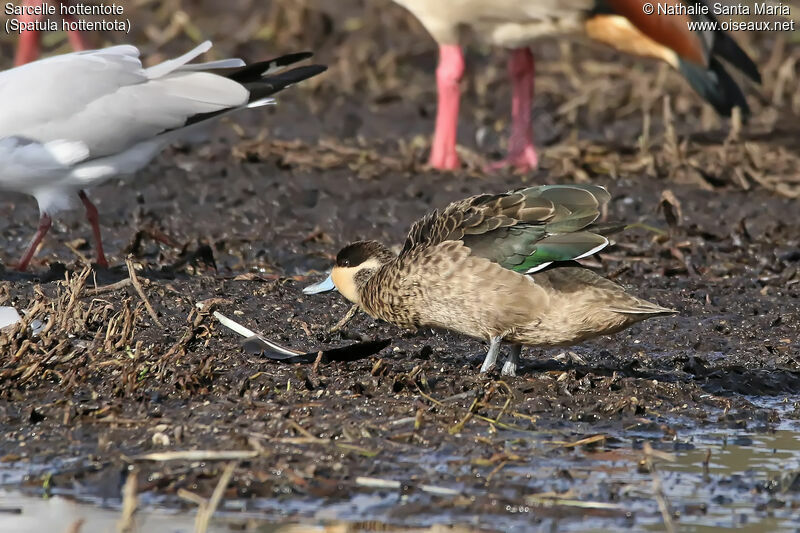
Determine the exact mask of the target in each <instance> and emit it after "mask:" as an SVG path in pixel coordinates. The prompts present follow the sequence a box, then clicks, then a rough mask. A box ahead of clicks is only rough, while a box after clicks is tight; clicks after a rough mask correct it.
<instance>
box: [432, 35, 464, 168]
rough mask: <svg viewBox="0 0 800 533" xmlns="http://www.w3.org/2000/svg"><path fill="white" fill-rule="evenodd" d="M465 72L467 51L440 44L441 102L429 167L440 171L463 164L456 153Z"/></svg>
mask: <svg viewBox="0 0 800 533" xmlns="http://www.w3.org/2000/svg"><path fill="white" fill-rule="evenodd" d="M463 74H464V53H463V52H462V51H461V47H460V46H458V45H454V44H443V45H440V46H439V66H438V67H437V69H436V87H437V90H438V95H439V98H438V103H437V108H436V131H435V133H434V135H433V146H432V148H431V158H430V161H429V164H430V166H432V167H433V168H438V169H440V170H455V169H457V168H459V166H460V165H461V164H460V162H459V160H458V155H457V154H456V131H457V130H458V106H459V100H460V98H461V93H460V88H459V82H460V81H461V76H463Z"/></svg>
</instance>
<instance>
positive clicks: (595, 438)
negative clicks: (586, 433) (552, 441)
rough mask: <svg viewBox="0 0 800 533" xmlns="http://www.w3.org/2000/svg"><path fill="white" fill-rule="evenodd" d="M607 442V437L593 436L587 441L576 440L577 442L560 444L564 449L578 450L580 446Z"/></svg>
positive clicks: (586, 439)
mask: <svg viewBox="0 0 800 533" xmlns="http://www.w3.org/2000/svg"><path fill="white" fill-rule="evenodd" d="M604 440H606V436H605V435H592V436H591V437H586V438H585V439H581V440H576V441H575V442H568V443H566V444H559V446H560V447H562V448H577V447H578V446H584V445H586V444H592V443H595V442H601V441H604Z"/></svg>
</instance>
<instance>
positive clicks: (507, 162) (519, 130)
mask: <svg viewBox="0 0 800 533" xmlns="http://www.w3.org/2000/svg"><path fill="white" fill-rule="evenodd" d="M533 74H534V64H533V54H532V53H531V51H530V49H529V48H527V47H525V48H515V49H513V50H511V55H510V56H509V58H508V75H509V77H510V78H511V136H510V137H509V139H508V156H507V157H506V158H505V159H504V160H502V161H499V162H497V163H493V164H492V165H491V168H493V169H498V168H505V167H508V166H513V167H515V168H518V169H520V170H531V169H534V168H536V166H537V165H538V163H539V159H538V157H537V155H536V149H535V148H534V146H533V130H532V128H531V107H532V102H533Z"/></svg>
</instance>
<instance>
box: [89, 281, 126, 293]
mask: <svg viewBox="0 0 800 533" xmlns="http://www.w3.org/2000/svg"><path fill="white" fill-rule="evenodd" d="M130 284H131V278H125V279H123V280H120V281H118V282H116V283H112V284H110V285H104V286H102V287H95V288H94V289H89V290H88V291H86V294H88V295H89V296H97V295H98V294H103V293H104V292H114V291H116V290H119V289H124V288H125V287H127V286H128V285H130Z"/></svg>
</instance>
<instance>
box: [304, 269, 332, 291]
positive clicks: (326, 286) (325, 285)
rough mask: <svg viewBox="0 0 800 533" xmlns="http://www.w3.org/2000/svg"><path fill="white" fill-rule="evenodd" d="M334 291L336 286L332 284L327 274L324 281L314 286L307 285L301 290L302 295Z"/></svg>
mask: <svg viewBox="0 0 800 533" xmlns="http://www.w3.org/2000/svg"><path fill="white" fill-rule="evenodd" d="M335 289H336V285H334V284H333V278H332V277H331V276H330V274H328V277H327V278H325V281H320V282H319V283H315V284H314V285H309V286H308V287H306V288H304V289H303V293H304V294H318V293H320V292H328V291H332V290H335Z"/></svg>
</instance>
